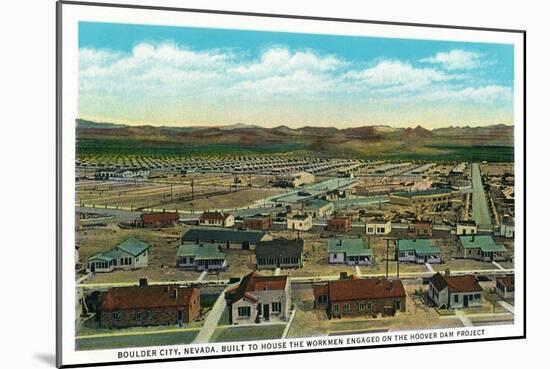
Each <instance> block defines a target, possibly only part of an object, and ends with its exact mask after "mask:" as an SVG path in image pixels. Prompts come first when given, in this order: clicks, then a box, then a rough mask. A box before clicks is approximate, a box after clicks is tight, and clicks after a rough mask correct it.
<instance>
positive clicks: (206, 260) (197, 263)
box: [177, 242, 227, 271]
mask: <svg viewBox="0 0 550 369" xmlns="http://www.w3.org/2000/svg"><path fill="white" fill-rule="evenodd" d="M224 247H225V245H224V244H221V243H194V242H184V243H183V244H182V245H180V247H179V248H178V252H177V265H178V267H180V268H184V269H195V270H198V271H203V270H225V268H226V267H227V262H226V260H225V254H224V253H223V252H222V251H221V250H222V248H224Z"/></svg>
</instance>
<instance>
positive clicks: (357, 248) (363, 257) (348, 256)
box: [327, 238, 374, 265]
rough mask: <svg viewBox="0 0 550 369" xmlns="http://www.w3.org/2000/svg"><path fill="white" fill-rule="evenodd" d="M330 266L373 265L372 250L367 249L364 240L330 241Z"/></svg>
mask: <svg viewBox="0 0 550 369" xmlns="http://www.w3.org/2000/svg"><path fill="white" fill-rule="evenodd" d="M327 246H328V262H329V263H330V264H347V265H372V263H373V262H374V255H373V253H372V249H371V248H368V247H366V245H365V240H363V239H362V238H336V239H329V240H328V245H327Z"/></svg>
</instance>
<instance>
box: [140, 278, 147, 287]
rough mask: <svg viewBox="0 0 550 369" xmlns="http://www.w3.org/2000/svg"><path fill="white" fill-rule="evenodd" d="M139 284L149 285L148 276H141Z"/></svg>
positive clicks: (142, 285)
mask: <svg viewBox="0 0 550 369" xmlns="http://www.w3.org/2000/svg"><path fill="white" fill-rule="evenodd" d="M139 286H140V287H147V286H148V282H147V278H140V279H139Z"/></svg>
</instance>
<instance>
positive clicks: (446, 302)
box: [428, 271, 483, 309]
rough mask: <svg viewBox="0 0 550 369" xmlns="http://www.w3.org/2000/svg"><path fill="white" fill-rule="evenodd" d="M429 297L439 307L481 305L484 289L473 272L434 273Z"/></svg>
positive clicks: (450, 307) (457, 307) (430, 282)
mask: <svg viewBox="0 0 550 369" xmlns="http://www.w3.org/2000/svg"><path fill="white" fill-rule="evenodd" d="M429 284H430V287H429V290H428V297H429V298H430V300H431V301H432V302H433V303H434V305H435V306H436V307H437V308H447V309H461V308H468V307H479V306H481V303H482V296H481V295H482V293H483V289H482V288H481V286H480V285H479V282H478V281H477V280H476V278H475V277H474V276H473V275H471V274H466V275H456V276H451V275H450V274H449V272H448V271H446V272H445V275H442V274H441V273H436V274H434V275H433V276H432V277H431V278H430V281H429Z"/></svg>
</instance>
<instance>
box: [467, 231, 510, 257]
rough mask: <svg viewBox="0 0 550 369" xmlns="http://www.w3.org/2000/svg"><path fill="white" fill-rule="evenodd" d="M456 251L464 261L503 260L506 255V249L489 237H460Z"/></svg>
mask: <svg viewBox="0 0 550 369" xmlns="http://www.w3.org/2000/svg"><path fill="white" fill-rule="evenodd" d="M458 250H459V251H460V253H461V254H462V256H463V257H464V258H465V259H476V260H481V261H499V260H504V259H505V254H506V247H504V245H501V244H497V243H496V242H495V240H494V239H493V237H492V236H489V235H471V236H461V237H460V242H459V246H458Z"/></svg>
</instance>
